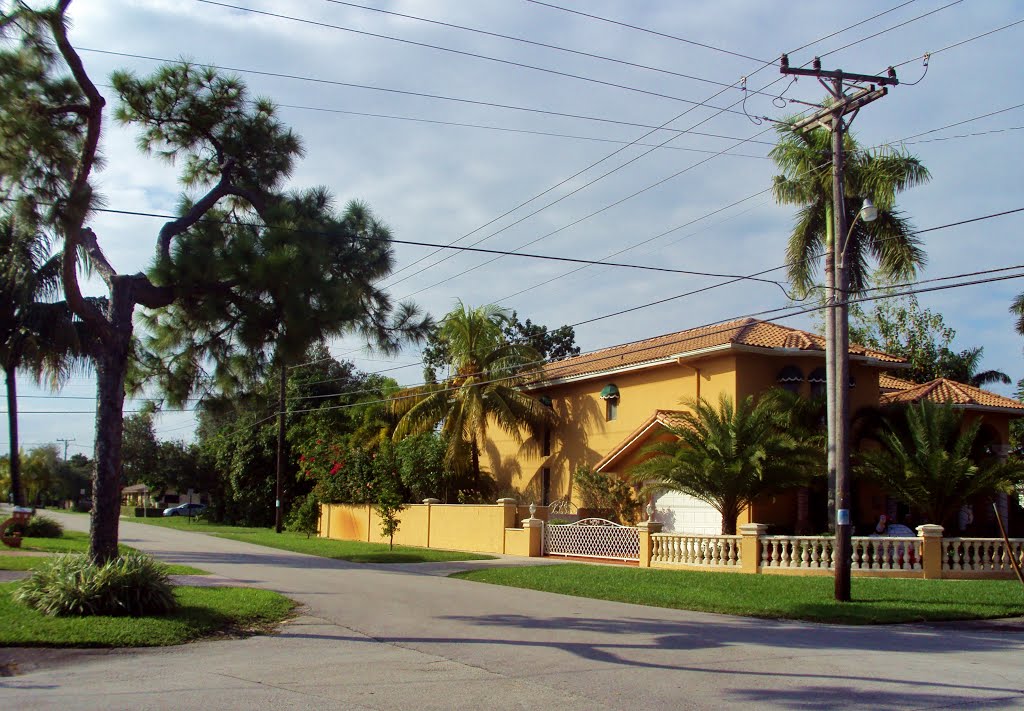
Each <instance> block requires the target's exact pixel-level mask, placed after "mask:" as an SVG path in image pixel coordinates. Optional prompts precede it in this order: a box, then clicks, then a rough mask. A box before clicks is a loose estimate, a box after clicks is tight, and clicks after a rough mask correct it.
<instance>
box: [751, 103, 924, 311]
mask: <svg viewBox="0 0 1024 711" xmlns="http://www.w3.org/2000/svg"><path fill="white" fill-rule="evenodd" d="M776 130H777V131H778V134H779V141H778V143H777V144H776V146H775V147H774V148H773V149H772V150H771V152H770V153H769V155H770V156H771V158H772V159H773V160H774V161H775V164H776V165H777V166H778V167H779V169H780V170H782V175H778V176H776V177H775V179H774V182H773V185H772V192H773V194H774V196H775V200H776V201H777V202H779V203H781V204H784V205H796V206H798V207H799V208H800V210H799V211H798V212H797V218H796V223H795V225H794V226H793V232H792V234H791V235H790V237H789V244H788V246H787V248H786V259H787V261H788V262H789V267H788V270H789V271H788V276H789V280H790V281H791V282H792V284H793V287H794V289H795V290H796V292H797V294H798V295H800V296H803V295H806V294H807V293H809V292H810V291H811V290H812V289H813V288H814V286H815V284H814V281H815V273H816V270H817V265H818V263H819V260H820V257H821V255H822V254H825V253H826V247H829V246H831V245H832V244H833V243H834V242H835V240H834V239H833V234H832V232H833V229H834V224H835V220H834V218H833V216H832V211H833V207H832V206H833V200H832V171H831V170H830V168H829V166H831V164H832V138H831V134H830V133H829V132H828V131H826V130H825V129H822V128H817V129H814V130H812V131H807V132H803V131H796V130H793V128H792V127H791V126H790V125H789V124H787V123H781V124H779V125H778V126H777V129H776ZM843 149H844V155H845V167H844V171H843V179H844V185H845V189H844V193H845V196H846V200H845V206H846V212H847V222H846V224H848V225H853V224H854V222H853V220H854V218H855V217H856V215H857V213H858V212H859V211H860V208H861V204H862V201H863V199H864V198H871V200H872V201H873V202H874V203H875V206H876V207H877V208H878V218H877V219H876V220H875V221H873V222H864V221H863V220H858V221H857V223H856V225H854V227H853V233H852V234H851V235H850V239H849V243H848V244H847V246H846V262H847V264H848V271H849V289H850V292H851V293H854V294H856V293H859V292H861V291H863V290H864V288H865V287H866V285H867V283H868V280H869V278H870V276H871V274H870V272H869V269H868V260H869V258H871V259H873V260H874V261H875V262H876V263H877V264H878V272H879V275H880V276H881V277H882V278H883V279H886V280H897V279H905V278H910V277H913V276H914V274H915V273H916V271H917V269H918V268H919V267H922V266H924V263H925V254H924V252H923V251H922V250H921V248H920V246H919V245H920V240H918V239H917V238H916V237H915V236H914V233H913V228H912V226H911V224H910V222H909V221H908V220H907V219H906V218H904V217H903V216H902V214H901V213H900V212H899V211H898V210H896V207H895V202H896V194H897V193H900V192H903V191H904V190H906V189H907V188H911V187H913V186H915V185H921V184H923V183H926V182H928V180H929V178H930V176H929V174H928V170H927V169H926V168H925V167H924V166H923V165H922V164H921V162H920V161H919V160H918V159H917V158H916V157H914V156H911V155H908V154H906V153H903V152H900V151H896V150H893V149H890V148H882V149H878V150H875V151H873V152H869V151H864V150H861V149H860V148H859V147H858V146H857V143H856V140H855V139H854V138H853V136H852V135H851V134H850V133H846V134H844V138H843ZM841 237H842V238H845V235H841ZM830 275H831V264H826V265H825V280H826V286H830V285H831V284H830V282H831V276H830Z"/></svg>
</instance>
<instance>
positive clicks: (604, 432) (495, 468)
mask: <svg viewBox="0 0 1024 711" xmlns="http://www.w3.org/2000/svg"><path fill="white" fill-rule="evenodd" d="M695 367H696V368H697V369H699V371H700V385H699V391H700V395H701V397H704V398H708V399H711V400H712V401H715V400H717V399H718V396H719V393H722V392H725V393H728V394H729V395H733V394H734V392H735V383H736V378H735V362H734V358H733V356H732V355H725V356H717V357H713V358H708V359H706V360H702V361H698V362H695V363H693V364H692V365H687V364H672V365H667V366H661V367H658V368H651V369H647V370H641V371H633V372H625V373H615V374H611V375H602V376H601V377H599V378H594V379H590V380H584V381H577V382H572V383H566V384H563V385H556V386H553V387H548V388H544V389H543V390H534V391H531V394H533V395H536V396H540V395H546V396H548V397H550V398H551V400H552V407H553V408H554V410H555V413H556V414H557V415H558V422H559V424H558V425H557V426H556V427H555V428H554V430H553V431H552V436H551V454H550V455H549V456H547V457H544V456H541V443H540V442H538V441H536V440H535V439H532V438H529V439H526V440H524V441H523V442H521V443H520V442H516V441H515V439H514V438H513V437H511V436H509V435H508V434H506V433H505V432H502V431H501V430H500V429H499V428H498V427H496V426H495V427H491V428H489V430H488V441H487V444H486V447H485V450H484V457H483V464H484V466H485V467H486V468H487V469H488V471H489V472H490V473H491V475H492V476H494V477H495V478H496V479H497V480H498V484H499V487H508V486H512V487H514V488H515V489H516V490H518V491H521V492H524V494H525V495H526V499H527V500H531V499H532V500H534V501H536V502H537V503H538V504H540V503H541V502H542V500H543V492H542V489H541V485H542V476H543V474H542V472H543V469H544V468H545V467H548V468H550V470H551V484H550V497H549V499H550V500H552V501H553V500H556V499H561V498H566V497H569V496H570V495H571V493H572V472H574V471H575V470H576V468H577V467H578V466H580V465H588V466H592V465H593V464H595V463H596V462H597V461H598V460H600V459H601V458H602V457H604V456H605V455H606V454H607V453H608V452H609V451H611V450H612V449H613V448H614V447H615V446H616V445H618V444H619V443H620V442H621V441H622V440H623V439H624V438H625V437H626V436H627V435H629V434H630V433H631V432H633V430H635V429H636V428H637V427H639V426H640V425H641V424H642V423H643V422H644V421H645V420H647V419H648V418H649V417H650V416H651V415H652V414H653V412H654V411H655V410H658V409H662V410H680V409H683V405H682V404H681V400H683V399H684V398H692V397H694V396H695V395H696V394H697V392H698V377H697V372H695V370H694V368H695ZM610 383H614V384H615V385H616V386H617V387H618V389H619V395H620V397H619V405H618V417H617V418H616V419H615V420H613V421H611V422H609V421H606V419H605V401H604V400H602V399H601V397H600V393H601V389H602V388H604V386H606V385H608V384H610ZM577 503H578V502H577Z"/></svg>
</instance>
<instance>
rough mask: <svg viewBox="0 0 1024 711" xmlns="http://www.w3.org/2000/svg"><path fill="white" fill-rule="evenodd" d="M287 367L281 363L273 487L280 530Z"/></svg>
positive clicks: (279, 529) (275, 522) (275, 518)
mask: <svg viewBox="0 0 1024 711" xmlns="http://www.w3.org/2000/svg"><path fill="white" fill-rule="evenodd" d="M287 395H288V367H287V366H286V365H285V364H284V363H283V362H282V363H281V382H280V390H279V392H278V398H277V408H278V411H277V485H276V486H275V487H274V491H275V492H276V493H275V499H274V530H275V531H276V532H278V533H280V532H281V528H282V526H281V477H282V476H283V474H284V420H285V415H286V414H287V411H286V409H285V406H286V405H287V401H286V398H287Z"/></svg>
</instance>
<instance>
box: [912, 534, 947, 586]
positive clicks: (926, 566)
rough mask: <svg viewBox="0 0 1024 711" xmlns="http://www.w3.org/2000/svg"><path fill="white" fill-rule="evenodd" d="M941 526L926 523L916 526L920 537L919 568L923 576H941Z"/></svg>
mask: <svg viewBox="0 0 1024 711" xmlns="http://www.w3.org/2000/svg"><path fill="white" fill-rule="evenodd" d="M943 530H944V529H943V528H942V526H939V525H936V524H934V523H926V524H924V525H923V526H918V527H917V535H918V536H920V537H921V569H922V570H923V571H924V577H925V578H928V579H934V580H937V579H939V578H941V577H942V533H943Z"/></svg>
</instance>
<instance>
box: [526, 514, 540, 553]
mask: <svg viewBox="0 0 1024 711" xmlns="http://www.w3.org/2000/svg"><path fill="white" fill-rule="evenodd" d="M523 530H525V531H526V532H527V533H528V534H529V537H530V542H529V551H530V552H529V556H530V557H531V558H540V557H541V556H542V555H544V551H543V550H541V536H543V535H544V521H542V520H541V519H539V518H524V519H523Z"/></svg>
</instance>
